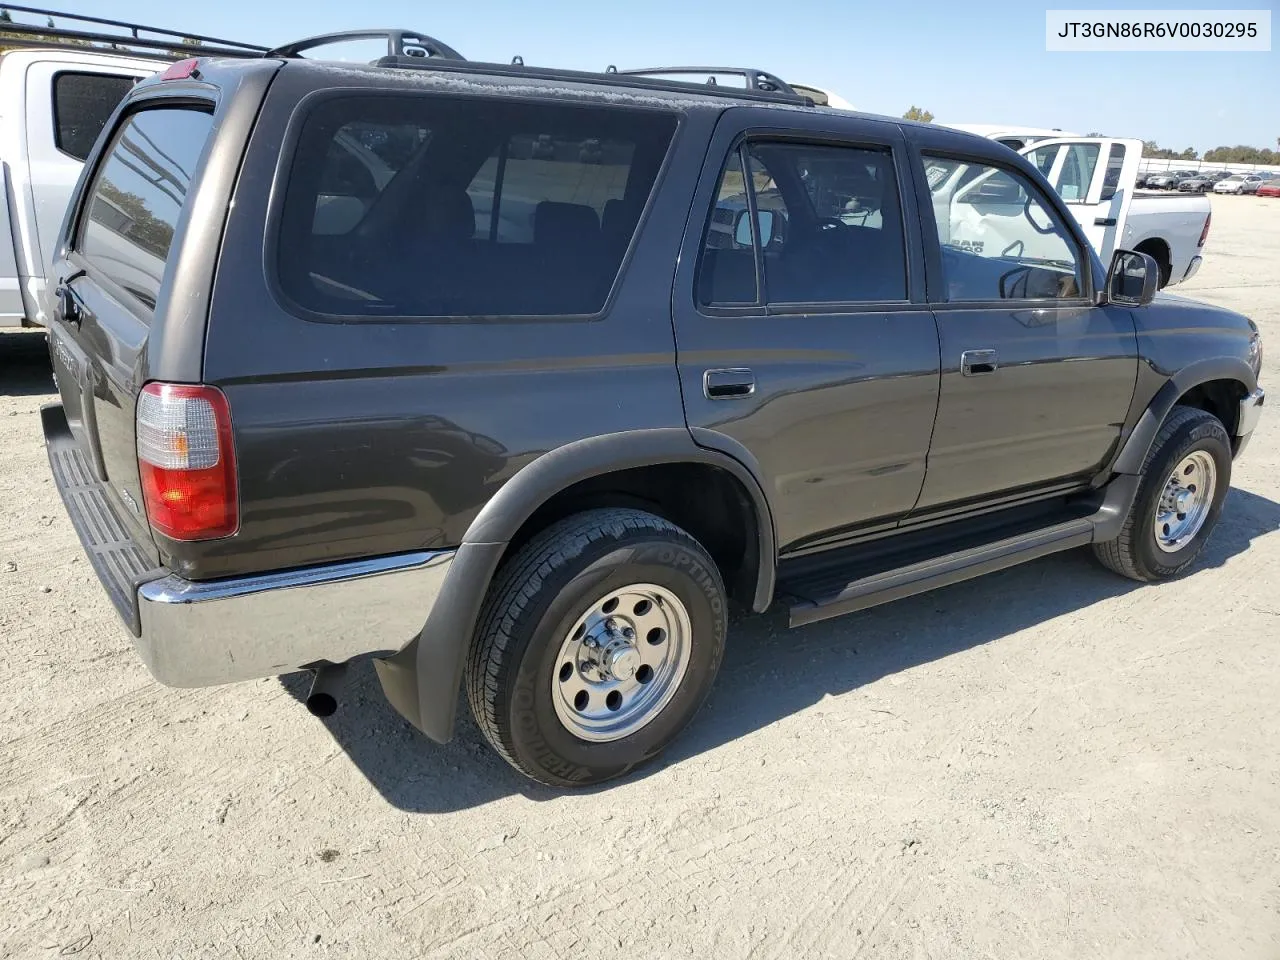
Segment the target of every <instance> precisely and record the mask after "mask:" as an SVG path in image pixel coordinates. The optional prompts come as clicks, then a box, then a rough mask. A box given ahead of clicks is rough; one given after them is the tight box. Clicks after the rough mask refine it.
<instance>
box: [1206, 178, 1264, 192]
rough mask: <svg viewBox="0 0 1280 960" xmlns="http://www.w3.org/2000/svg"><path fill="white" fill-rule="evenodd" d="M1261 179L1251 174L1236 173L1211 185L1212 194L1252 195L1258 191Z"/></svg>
mask: <svg viewBox="0 0 1280 960" xmlns="http://www.w3.org/2000/svg"><path fill="white" fill-rule="evenodd" d="M1261 182H1262V177H1260V176H1258V175H1257V174H1252V173H1236V174H1232V175H1231V176H1229V177H1227V178H1226V179H1225V180H1219V181H1218V182H1217V183H1215V184H1214V185H1213V192H1214V193H1252V192H1253V191H1254V190H1256V189H1258V184H1259V183H1261Z"/></svg>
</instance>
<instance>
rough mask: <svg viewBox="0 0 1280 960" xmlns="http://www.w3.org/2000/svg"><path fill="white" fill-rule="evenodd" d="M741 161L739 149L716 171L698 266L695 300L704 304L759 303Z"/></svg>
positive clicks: (744, 178) (744, 177)
mask: <svg viewBox="0 0 1280 960" xmlns="http://www.w3.org/2000/svg"><path fill="white" fill-rule="evenodd" d="M742 162H743V161H742V154H741V152H740V151H738V150H734V151H733V152H732V153H731V154H729V157H728V159H727V160H726V161H725V165H724V169H723V170H721V171H720V185H719V186H718V187H717V189H716V199H715V204H714V205H713V206H712V208H711V216H710V218H709V219H708V221H707V228H706V234H705V236H704V239H703V242H702V247H703V249H702V260H701V262H700V263H699V265H698V281H697V284H698V302H699V303H700V304H703V305H704V306H706V305H711V304H722V305H725V306H731V305H742V304H752V303H759V302H760V298H759V296H758V295H757V290H756V259H755V247H754V240H753V239H752V233H751V224H750V222H749V212H748V209H747V187H746V176H745V175H744V173H743V170H742Z"/></svg>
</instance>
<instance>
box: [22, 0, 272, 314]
mask: <svg viewBox="0 0 1280 960" xmlns="http://www.w3.org/2000/svg"><path fill="white" fill-rule="evenodd" d="M60 18H61V19H62V20H63V21H64V22H65V21H66V20H68V19H74V20H76V21H77V23H76V24H74V25H72V26H75V27H77V28H85V27H89V28H92V26H93V25H94V24H105V23H109V21H102V20H98V19H97V18H93V17H75V18H69V17H67V16H61V17H60ZM4 27H5V29H6V31H10V32H11V33H21V28H22V25H21V24H10V23H6V24H4ZM142 29H145V30H149V31H151V33H152V35H153V36H154V35H156V34H163V33H164V31H153V30H151V28H142ZM46 32H47V31H46ZM60 36H61V35H60V34H54V35H49V36H44V37H42V38H41V39H40V41H39V42H40V44H41V45H40V46H39V47H35V48H33V49H10V50H7V51H5V52H4V53H3V55H0V103H5V104H9V105H17V106H16V107H15V108H13V109H9V108H6V109H5V110H4V111H3V113H2V114H0V163H3V165H4V169H5V170H6V171H7V173H8V179H7V182H6V184H5V186H6V187H7V189H6V190H5V195H4V201H3V203H0V236H3V237H4V240H3V243H2V244H0V328H3V327H19V326H44V325H46V322H47V319H48V318H47V316H46V315H45V314H44V313H43V311H42V307H41V304H42V302H43V297H42V294H43V292H44V289H45V283H46V278H47V277H48V276H49V267H50V262H51V259H50V258H51V256H52V253H53V242H52V240H53V238H54V237H55V236H56V235H57V233H58V227H59V226H60V225H61V223H62V217H63V214H64V213H65V212H66V208H67V201H68V200H69V199H70V197H71V190H72V188H73V187H74V186H75V183H76V179H77V178H78V177H79V176H80V171H81V168H82V167H83V165H84V160H85V157H87V156H88V154H89V151H90V150H91V149H92V147H93V144H94V141H95V140H96V139H97V136H98V134H99V133H100V132H101V130H102V128H103V127H104V126H105V125H106V122H107V119H108V118H109V117H110V116H111V114H112V112H113V111H114V110H115V108H116V106H117V105H118V104H119V103H120V100H121V98H122V97H123V96H124V95H125V94H126V93H127V92H128V91H129V90H130V89H131V88H132V87H133V85H134V84H135V83H137V82H138V81H139V80H140V79H142V78H143V77H146V76H149V75H151V74H153V73H155V72H156V71H158V70H162V69H164V67H165V66H166V65H167V63H169V62H170V61H172V60H173V59H174V58H175V56H177V55H179V54H176V53H175V52H174V51H175V50H182V49H189V50H194V49H196V47H195V46H193V45H192V44H195V43H201V44H203V45H205V46H206V47H209V46H216V48H217V50H218V52H221V53H224V54H227V53H232V52H235V51H239V52H242V53H246V54H250V53H251V54H254V55H260V54H261V53H262V52H263V51H264V50H265V48H263V47H253V46H251V45H248V44H244V45H235V46H234V47H232V46H230V44H231V43H232V42H231V41H223V40H218V39H216V38H212V37H193V36H192V35H190V34H187V35H186V37H185V38H184V37H183V36H182V35H179V34H174V35H172V36H171V37H169V38H163V39H156V40H137V39H136V38H133V37H124V36H115V35H112V37H111V38H113V39H114V40H115V41H116V42H118V43H119V44H121V45H123V46H125V47H130V46H132V47H136V48H137V49H133V50H128V51H127V52H112V51H111V50H107V49H101V48H89V47H86V46H85V44H84V42H83V40H82V39H80V38H79V37H76V38H72V39H70V40H61V39H60ZM104 36H106V35H104ZM111 38H109V39H111Z"/></svg>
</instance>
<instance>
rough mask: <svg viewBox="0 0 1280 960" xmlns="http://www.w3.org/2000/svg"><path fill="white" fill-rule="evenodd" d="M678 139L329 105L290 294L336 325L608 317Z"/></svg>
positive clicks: (284, 257)
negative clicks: (366, 320) (368, 320)
mask: <svg viewBox="0 0 1280 960" xmlns="http://www.w3.org/2000/svg"><path fill="white" fill-rule="evenodd" d="M675 127H676V119H675V117H674V116H673V115H671V114H664V113H658V112H650V111H639V110H627V109H600V108H598V107H583V106H577V105H571V104H551V103H512V102H507V101H498V100H492V101H485V100H462V99H455V98H447V97H431V98H426V97H415V98H408V97H388V96H381V97H342V98H336V99H333V100H330V101H327V102H326V103H324V104H322V105H321V106H319V107H317V108H316V109H315V110H314V111H313V112H312V113H310V114H309V115H308V116H307V118H306V119H305V121H304V124H303V129H302V132H301V134H300V137H299V140H298V145H297V149H296V152H295V154H294V158H293V162H292V168H291V170H290V173H289V179H288V188H287V191H286V195H285V202H284V211H283V216H282V221H281V229H280V233H279V238H278V249H277V251H276V266H277V273H278V276H279V280H280V284H281V286H282V288H283V290H284V292H285V293H286V294H287V295H288V296H289V297H290V298H291V299H292V300H293V301H294V302H296V303H297V304H298V305H299V306H301V307H303V308H304V309H306V310H308V311H311V312H314V313H320V314H326V315H336V316H364V317H386V316H409V317H436V316H552V315H577V314H592V313H596V312H598V311H599V310H601V309H602V308H603V307H604V304H605V301H606V299H607V298H608V295H609V291H610V290H611V289H612V287H613V283H614V281H615V279H616V278H617V275H618V270H619V268H620V266H621V264H622V258H623V256H624V255H625V253H626V250H627V247H628V245H629V244H630V241H631V238H632V235H633V234H634V233H635V230H636V225H637V224H638V222H639V219H640V214H641V211H642V210H643V209H644V206H645V203H646V201H647V200H648V197H649V194H650V192H651V191H652V189H653V185H654V183H655V181H656V179H657V175H658V170H659V168H660V167H661V165H662V161H663V158H664V157H665V155H666V152H667V148H668V146H669V145H670V142H671V137H672V135H673V133H674V131H675Z"/></svg>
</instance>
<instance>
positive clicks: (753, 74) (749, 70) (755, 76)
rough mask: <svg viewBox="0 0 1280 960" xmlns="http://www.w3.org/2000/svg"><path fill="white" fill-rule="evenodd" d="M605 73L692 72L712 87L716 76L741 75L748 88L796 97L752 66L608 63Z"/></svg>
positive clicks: (666, 74) (650, 74)
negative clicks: (628, 67) (620, 66)
mask: <svg viewBox="0 0 1280 960" xmlns="http://www.w3.org/2000/svg"><path fill="white" fill-rule="evenodd" d="M605 72H606V73H620V74H623V75H625V76H628V77H670V76H671V74H693V75H697V76H702V75H704V74H705V75H706V78H707V79H706V80H705V81H703V82H704V83H705V84H706V85H707V86H709V87H714V86H718V85H719V84H718V83H717V81H716V77H717V76H720V77H724V76H733V77H742V78H743V79H744V80H746V82H747V83H746V86H747V89H748V90H759V91H761V92H763V93H782V94H786V95H787V96H790V97H798V96H800V94H798V93H796V91H795V90H793V89H792V88H791V85H790V84H789V83H787V82H786V81H785V80H782V79H780V78H778V77H776V76H774V75H773V74H772V73H770V72H769V71H767V70H757V69H755V68H754V67H646V68H644V69H643V70H619V69H618V68H617V67H615V66H612V65H610V66H609V67H608V68H607V69H606V70H605ZM681 82H684V83H694V82H696V81H693V80H686V81H681Z"/></svg>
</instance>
